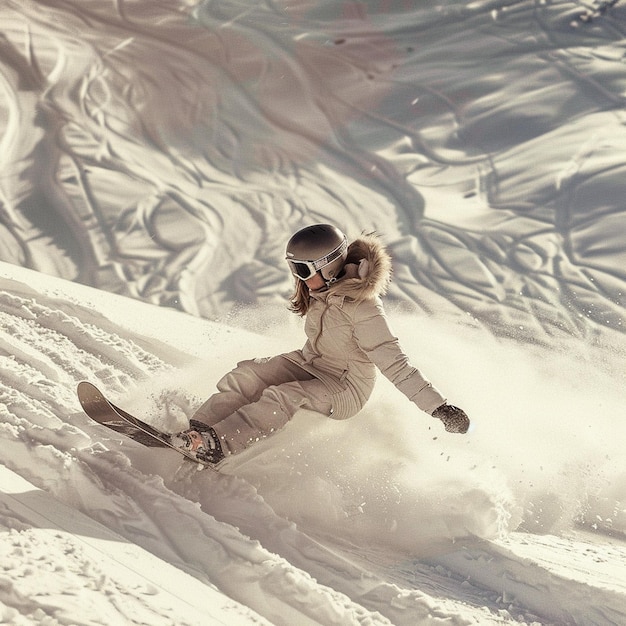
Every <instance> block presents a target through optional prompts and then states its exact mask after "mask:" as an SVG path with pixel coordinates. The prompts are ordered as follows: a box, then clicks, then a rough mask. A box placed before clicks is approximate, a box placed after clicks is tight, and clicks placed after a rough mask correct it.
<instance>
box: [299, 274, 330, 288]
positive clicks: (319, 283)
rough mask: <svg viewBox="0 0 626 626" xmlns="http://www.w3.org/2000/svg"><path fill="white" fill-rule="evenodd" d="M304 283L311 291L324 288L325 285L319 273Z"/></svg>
mask: <svg viewBox="0 0 626 626" xmlns="http://www.w3.org/2000/svg"><path fill="white" fill-rule="evenodd" d="M304 282H305V283H306V286H307V287H308V288H309V289H310V290H311V291H317V290H318V289H321V288H322V287H325V286H326V283H325V282H324V279H323V278H322V275H321V274H320V273H319V272H318V273H317V274H315V276H312V277H311V278H309V279H308V280H305V281H304Z"/></svg>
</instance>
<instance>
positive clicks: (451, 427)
mask: <svg viewBox="0 0 626 626" xmlns="http://www.w3.org/2000/svg"><path fill="white" fill-rule="evenodd" d="M432 415H433V417H436V418H437V419H440V420H441V421H442V422H443V425H444V426H445V428H446V430H447V431H448V432H449V433H461V434H462V433H466V432H467V429H468V428H469V425H470V421H469V417H467V415H466V413H465V411H463V410H462V409H459V407H457V406H452V405H451V404H442V405H441V406H440V407H438V408H436V409H435V410H434V411H433V413H432Z"/></svg>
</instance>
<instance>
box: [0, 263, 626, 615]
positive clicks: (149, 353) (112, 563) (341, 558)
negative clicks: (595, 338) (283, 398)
mask: <svg viewBox="0 0 626 626" xmlns="http://www.w3.org/2000/svg"><path fill="white" fill-rule="evenodd" d="M2 276H3V278H2V279H1V280H2V285H1V291H0V301H1V302H2V308H1V314H2V346H3V351H2V357H1V358H2V371H3V376H2V402H3V404H2V412H3V421H2V425H1V429H0V436H1V437H2V445H1V447H0V455H1V459H0V460H1V461H2V464H3V465H4V466H5V468H7V469H8V470H11V471H13V472H16V473H17V474H19V475H20V476H22V477H23V479H25V480H27V481H30V483H32V484H33V485H34V486H35V487H36V488H38V489H43V490H44V492H46V494H50V495H45V497H44V496H36V494H37V492H34V494H35V495H33V492H32V491H31V488H29V487H18V486H17V485H16V483H15V480H13V479H11V478H10V476H9V477H8V478H7V476H8V475H7V474H6V473H5V474H3V475H2V476H3V479H2V491H3V493H4V494H5V495H4V496H3V525H4V527H5V528H6V529H7V532H6V533H5V534H3V535H1V537H2V540H1V545H2V552H3V554H4V555H6V558H3V568H4V577H5V578H4V580H5V581H6V582H5V584H4V585H3V586H2V587H1V588H0V594H1V596H0V601H1V602H2V603H3V605H4V608H3V611H4V615H6V616H8V617H7V618H6V619H9V621H11V620H13V621H15V623H39V622H40V621H41V619H42V618H43V616H44V615H46V616H49V617H53V618H54V619H56V620H57V621H58V623H85V624H92V623H93V624H95V623H107V621H109V620H108V618H106V616H107V615H115V611H118V616H119V615H121V616H122V618H123V619H127V620H128V621H129V622H130V621H132V619H135V618H136V619H137V620H138V622H139V623H148V624H162V623H163V624H164V623H170V621H169V620H170V617H169V616H170V615H175V614H176V611H177V607H178V605H179V602H178V600H177V599H176V591H175V587H174V585H173V584H172V585H171V586H168V587H167V590H163V589H162V588H161V586H160V585H161V583H160V582H159V581H161V580H163V578H162V577H163V576H168V578H169V574H167V571H168V569H167V568H170V567H172V566H173V567H174V568H176V569H177V570H179V572H180V573H178V574H176V576H179V577H180V576H185V575H188V576H192V577H194V579H196V580H197V583H196V585H197V587H198V588H199V589H200V592H199V593H201V594H202V595H201V599H200V598H199V597H196V598H195V601H193V600H192V601H188V603H183V605H181V606H183V607H184V608H181V609H180V610H181V614H180V620H179V621H176V620H174V623H186V622H185V621H184V620H185V619H188V620H189V622H188V623H194V621H193V619H194V617H193V611H192V608H193V609H194V610H195V611H196V612H197V611H198V610H199V611H200V614H201V615H203V616H204V618H205V619H209V618H210V619H211V620H214V621H211V622H210V623H220V622H219V621H218V620H219V619H222V618H221V615H223V614H224V615H226V616H227V618H228V615H229V612H230V614H233V615H236V617H235V618H234V619H235V621H232V619H230V618H228V619H227V621H226V623H242V624H244V623H248V622H249V621H250V620H252V621H254V619H259V620H260V621H261V618H254V617H253V615H254V613H257V614H259V615H260V616H262V617H263V618H265V619H267V620H269V621H270V622H271V623H275V624H291V625H293V624H308V623H317V624H385V623H392V624H401V625H406V626H409V625H412V624H421V623H424V624H427V623H428V624H430V623H451V624H471V623H477V624H485V623H517V622H525V623H532V622H537V623H542V624H568V623H572V624H612V623H613V624H618V623H620V621H623V620H624V619H625V618H626V577H625V575H624V567H623V565H624V563H625V562H626V561H625V559H626V545H625V544H624V543H622V542H621V540H620V539H619V538H618V536H619V532H622V533H623V532H624V522H623V520H624V518H623V515H624V513H623V500H622V501H618V500H614V501H613V507H614V509H615V513H616V514H617V515H615V516H614V518H613V519H612V520H611V525H612V529H613V531H614V532H618V535H617V536H616V537H615V538H613V539H610V538H608V537H607V536H605V535H604V534H597V533H596V534H593V533H592V534H590V533H588V532H584V533H582V534H581V533H580V531H576V532H574V527H573V526H572V523H573V519H563V518H561V519H556V517H558V516H556V514H555V512H554V511H551V512H550V513H549V514H547V513H546V514H545V515H544V517H543V518H541V519H539V516H538V515H537V513H536V512H535V513H534V514H533V515H526V516H525V515H524V512H523V511H522V510H521V509H522V508H523V507H526V508H527V509H528V508H529V507H532V506H533V505H535V506H537V505H538V504H539V503H540V499H539V498H538V496H539V495H545V494H543V493H542V494H538V493H536V492H535V491H533V490H532V489H531V488H530V487H529V486H526V487H525V488H524V490H522V491H520V490H519V485H515V484H512V483H513V482H514V480H515V479H518V480H519V479H520V476H522V475H523V471H524V470H522V471H521V472H520V470H519V469H515V470H514V469H513V465H514V464H511V465H508V464H507V463H505V461H504V460H503V459H496V458H495V457H490V458H489V459H488V460H487V462H486V463H483V464H482V465H489V466H495V469H494V468H493V467H481V463H480V461H479V460H478V458H479V456H480V454H481V452H484V451H485V448H484V446H485V445H486V443H485V442H481V440H480V438H479V433H480V431H481V430H483V429H486V428H489V419H488V418H486V417H485V418H484V419H482V420H481V419H479V420H478V425H477V426H476V428H475V431H474V432H473V433H472V434H470V436H469V438H468V439H467V441H463V442H462V443H459V442H458V441H457V440H456V439H455V438H453V437H451V436H449V435H446V434H445V433H443V432H441V431H440V430H437V429H436V427H435V426H434V425H433V424H430V423H429V422H428V421H426V420H427V419H429V418H426V417H425V416H423V417H420V416H419V415H415V414H414V413H413V412H412V411H411V409H410V408H409V407H407V406H405V405H403V404H402V402H401V401H400V400H399V399H397V398H394V397H393V396H392V395H387V393H386V391H385V390H384V389H383V390H382V391H380V392H379V395H378V397H377V398H375V399H374V400H373V407H372V409H371V410H370V412H369V413H367V414H366V415H365V416H364V418H363V419H361V420H356V421H355V420H349V421H348V422H347V423H341V424H328V423H325V422H320V418H319V417H317V416H315V415H311V414H299V415H298V416H297V417H296V419H295V420H294V422H293V423H292V424H291V425H290V426H289V428H287V429H285V430H284V431H282V432H281V433H279V434H278V435H276V436H275V437H273V438H272V439H271V440H268V441H265V442H262V443H260V444H259V445H258V446H256V447H255V448H253V449H251V451H250V454H248V453H244V455H242V456H241V457H240V458H234V459H232V460H231V462H230V464H229V465H227V467H226V469H225V473H223V474H222V475H216V474H214V473H212V472H207V471H199V470H198V468H196V467H195V466H194V465H193V464H191V463H188V462H186V461H182V460H181V459H180V457H179V456H178V455H177V454H176V453H172V452H170V451H162V450H148V449H145V448H142V447H141V446H138V445H137V444H134V443H129V442H126V441H120V440H119V438H116V437H115V436H112V435H111V434H110V433H109V432H106V431H105V432H103V431H102V429H101V427H99V426H98V425H95V424H92V423H90V422H89V420H88V418H87V417H86V416H84V415H83V414H82V413H81V412H80V410H79V407H78V403H77V401H76V398H75V395H74V389H75V384H76V382H77V381H78V380H80V379H89V380H92V381H94V382H96V383H97V384H99V385H101V386H102V388H103V389H104V390H106V391H107V392H108V393H110V394H111V395H112V396H113V397H115V398H116V399H118V401H120V402H121V403H122V404H124V406H132V407H134V410H136V411H141V412H142V414H146V415H151V416H152V417H153V419H154V420H155V423H159V424H161V425H166V424H170V425H172V424H175V423H177V421H178V420H184V418H183V415H184V413H185V411H188V410H189V409H188V408H187V407H186V402H189V403H191V405H192V406H193V404H194V402H195V401H197V399H198V396H196V395H195V394H196V392H197V391H198V390H199V389H201V388H203V387H204V386H210V384H211V382H214V381H211V382H209V381H208V379H211V378H212V377H214V376H215V375H217V372H218V365H217V364H216V363H215V362H214V360H216V361H219V367H226V366H227V365H228V364H229V362H230V361H232V360H236V359H237V358H238V353H239V352H240V351H241V350H242V349H243V346H245V349H246V350H252V351H253V352H257V351H258V352H259V353H264V351H266V350H267V349H268V348H269V347H271V346H272V345H274V347H280V345H281V343H283V342H285V337H284V336H283V337H282V338H279V337H272V336H270V335H265V336H254V335H251V334H246V333H242V332H240V331H236V330H234V329H232V328H227V327H220V326H218V325H216V324H214V323H210V322H206V321H202V320H197V319H195V318H191V317H188V316H186V315H184V314H181V313H175V312H172V311H167V310H163V309H156V308H154V307H152V306H151V305H144V304H142V303H138V302H136V301H131V300H127V299H125V298H122V297H119V296H113V295H110V294H104V293H103V292H97V291H95V290H92V289H90V288H88V287H82V286H79V285H76V284H71V283H66V282H64V281H57V280H54V279H50V278H49V277H45V276H43V275H41V274H34V273H32V272H29V271H28V270H23V269H20V268H16V267H12V266H8V265H2ZM22 281H24V282H22ZM25 283H29V284H30V286H28V287H27V286H26V284H25ZM94 307H97V309H96V308H94ZM109 315H110V317H109ZM122 318H125V319H126V322H125V323H124V324H122V323H121V320H122ZM173 320H175V322H176V323H173ZM139 329H143V331H144V333H143V334H141V333H138V330H139ZM448 330H450V329H448ZM178 333H180V334H181V337H182V336H185V337H186V341H187V342H188V344H189V346H191V345H193V346H194V350H195V352H200V353H206V352H207V351H211V352H212V353H213V354H215V359H214V360H210V361H202V360H199V359H198V357H197V356H196V355H194V354H192V352H193V351H194V350H192V349H191V348H190V349H189V351H188V352H187V356H185V351H184V350H177V349H175V348H173V347H169V346H168V345H167V342H168V341H170V340H172V339H173V338H174V339H175V335H176V334H178ZM292 335H293V337H291V338H290V339H291V340H293V339H294V338H295V337H297V332H293V333H292ZM176 343H177V344H178V347H179V348H180V347H181V343H182V342H176ZM494 349H496V348H495V347H494ZM168 355H170V356H171V357H172V358H171V359H168ZM198 378H200V379H201V382H200V383H199V382H198ZM161 391H163V392H164V393H165V395H166V396H167V398H168V403H167V406H168V407H169V408H168V410H165V409H163V408H162V406H164V405H161V404H160V401H159V400H158V398H159V395H160V393H161ZM560 400H563V398H562V397H561V398H560ZM159 407H161V408H159ZM398 411H401V412H403V414H404V417H402V418H401V419H400V418H394V417H393V414H394V413H397V412H398ZM382 412H384V413H387V415H388V416H391V420H392V422H391V423H392V424H394V426H397V427H398V428H400V430H397V429H395V428H391V429H390V428H389V421H381V420H379V419H378V418H377V416H376V414H378V413H382ZM409 414H411V416H410V417H409ZM350 422H352V424H353V426H352V427H350V426H349V424H350ZM402 429H403V430H402ZM359 431H360V432H361V433H363V431H365V434H359ZM408 435H410V436H412V437H413V439H411V440H407V438H406V437H407V436H408ZM370 436H376V437H379V438H380V437H384V438H385V440H386V444H385V447H384V448H382V449H380V450H379V451H378V452H377V453H376V454H374V455H370V456H369V458H367V460H364V451H363V446H364V445H365V440H366V439H367V437H370ZM348 442H350V445H349V448H348V447H346V446H347V445H348ZM331 444H332V446H334V447H335V448H336V452H334V451H333V454H332V455H330V456H329V454H328V453H327V451H328V450H329V449H331V448H330V447H329V446H330V445H331ZM582 448H583V447H582V446H581V448H580V450H582ZM615 448H616V450H617V449H619V446H615ZM325 451H326V452H325ZM511 451H512V450H511ZM607 452H608V451H607ZM526 454H527V455H530V454H531V453H530V452H529V451H527V452H526ZM607 456H608V454H607ZM545 460H546V461H547V459H545ZM509 461H510V459H509ZM469 463H471V464H472V465H471V466H468V464H469ZM533 464H534V461H533ZM525 469H530V465H529V467H527V468H525ZM546 471H549V470H548V469H547V468H546ZM7 482H8V486H7ZM594 483H595V481H594V479H593V478H591V477H588V480H587V484H586V485H585V487H586V488H587V489H589V490H590V489H591V488H592V487H594ZM623 487H624V484H623V482H622V483H621V487H620V484H616V483H613V485H612V487H611V489H610V490H608V491H605V492H602V491H601V490H600V491H596V492H595V495H596V501H597V502H600V501H602V502H604V503H605V504H604V506H605V505H606V497H607V495H608V494H609V493H610V494H612V495H613V496H614V494H616V493H617V491H616V488H620V489H623ZM7 494H9V495H7ZM553 495H554V494H553ZM601 495H602V496H603V497H600V496H601ZM52 498H54V499H56V500H58V501H60V502H61V503H62V504H61V505H60V507H59V508H53V507H51V506H50V502H51V501H53V500H51V499H52ZM524 498H526V500H524ZM570 498H572V499H570ZM18 504H19V506H18ZM548 505H550V506H553V507H556V506H558V507H559V508H560V509H561V512H562V513H563V511H564V509H569V510H568V511H567V515H571V514H572V513H574V514H575V515H576V516H577V519H581V518H580V515H581V511H582V510H583V509H584V508H585V507H590V506H593V501H592V500H591V499H589V498H587V499H585V500H584V501H582V500H581V499H578V500H577V499H574V498H573V496H572V495H571V494H570V495H568V496H567V498H566V497H563V498H562V499H561V500H560V501H558V502H555V501H552V502H551V503H550V502H549V501H548V500H547V499H544V500H543V502H542V506H546V507H547V506H548ZM24 506H27V507H28V515H25V514H24V512H23V511H24V509H23V507H24ZM20 507H22V508H20ZM66 507H69V510H71V509H74V510H76V511H78V512H80V514H79V513H77V516H78V517H76V518H74V519H71V518H70V519H71V522H72V523H71V525H70V527H69V528H67V527H64V526H63V524H62V523H60V522H59V521H58V520H59V519H62V520H66V522H67V520H68V514H67V513H63V511H68V508H66ZM598 513H601V511H600V509H599V508H596V509H589V510H587V512H586V513H585V514H584V518H585V519H589V520H594V521H597V519H596V517H597V516H598V517H599V515H598ZM82 515H85V516H87V518H88V521H86V522H85V521H81V519H85V518H82V517H81V516H82ZM620 515H621V517H620ZM55 520H56V521H55ZM540 521H541V523H542V524H544V525H545V526H547V525H548V524H552V526H551V527H550V528H547V527H545V528H539V529H538V530H539V531H540V532H541V534H535V533H534V532H527V531H523V532H520V528H519V526H520V524H521V525H522V526H523V525H526V526H530V525H532V524H533V523H535V524H537V523H539V522H540ZM607 523H608V521H607V520H603V524H604V525H605V527H606V524H607ZM53 526H54V527H55V528H56V527H57V526H60V527H61V528H63V532H61V533H52V534H51V533H50V532H49V530H46V529H50V528H52V527H53ZM584 527H585V526H583V527H582V528H584ZM9 529H11V530H9ZM548 531H557V534H551V533H550V532H548ZM107 533H108V534H107ZM94 536H95V537H94ZM102 537H105V538H109V537H114V538H115V539H111V540H112V541H115V542H117V543H116V550H119V552H118V553H117V554H125V555H137V554H140V555H144V556H141V558H140V557H137V556H134V557H132V559H133V563H134V565H133V567H134V568H136V569H137V570H139V573H140V575H141V576H142V582H141V583H136V582H132V581H131V580H129V579H128V578H127V577H126V573H127V572H125V570H124V568H120V565H119V564H120V560H121V559H120V557H118V556H116V552H115V551H110V550H109V551H108V557H109V558H102V559H97V560H91V559H90V558H89V557H90V552H89V550H90V549H93V545H94V543H95V544H96V549H99V550H102V549H103V548H102V544H101V543H100V542H99V541H100V538H102ZM480 537H482V538H483V539H482V540H481V539H480ZM68 546H69V547H68ZM142 550H144V551H147V552H148V553H149V555H147V556H146V555H145V552H142ZM43 553H45V554H46V558H45V559H42V554H43ZM128 558H131V557H128ZM160 562H162V563H163V565H162V568H163V571H162V572H158V571H157V569H158V568H157V565H155V563H160ZM42 568H45V569H46V573H47V575H46V577H45V578H44V579H42V578H41V577H39V576H37V582H38V584H39V586H40V588H39V590H38V592H37V594H36V595H32V591H31V590H32V585H33V579H32V576H33V573H36V572H39V571H41V569H42ZM176 576H173V577H172V578H171V580H176ZM68 577H71V581H70V582H69V583H68V581H67V579H68ZM155 577H156V578H155ZM42 580H43V581H44V582H42ZM145 581H148V582H145ZM68 584H69V588H70V589H73V590H74V592H73V593H74V594H75V595H74V596H72V599H71V601H65V599H64V598H63V597H60V596H59V593H60V592H59V591H58V590H59V589H67V585H68ZM111 587H113V588H114V589H115V592H111V591H110V588H111ZM202 588H205V589H206V592H205V593H202ZM215 588H216V589H217V590H218V591H219V592H220V594H221V595H216V594H215V593H214V592H213V590H214V589H215ZM94 590H95V591H94ZM146 590H147V591H146ZM187 591H188V592H189V593H192V591H193V592H194V593H195V590H194V589H193V586H191V585H190V586H189V588H188V589H187ZM168 592H171V595H170V594H168ZM194 593H192V597H193V595H194ZM146 594H153V595H146ZM100 596H104V597H100ZM185 597H187V596H185ZM74 598H76V599H75V600H74ZM168 601H169V603H168ZM236 603H240V605H237V604H236ZM92 605H93V607H94V608H93V609H92V610H91V609H89V610H88V611H87V612H88V613H89V615H88V616H85V617H83V618H82V621H81V619H79V618H77V611H78V610H79V607H83V606H88V607H90V606H92ZM241 605H244V606H245V607H249V609H250V610H249V611H248V612H246V611H247V609H244V608H242V607H241ZM99 607H104V608H99ZM184 611H192V617H185V615H186V614H185V613H184ZM251 611H253V612H254V613H252V612H251ZM77 619H78V622H77ZM229 619H230V621H229ZM18 620H22V621H21V622H19V621H18ZM236 620H239V621H236ZM205 623H206V622H205ZM261 623H262V622H261Z"/></svg>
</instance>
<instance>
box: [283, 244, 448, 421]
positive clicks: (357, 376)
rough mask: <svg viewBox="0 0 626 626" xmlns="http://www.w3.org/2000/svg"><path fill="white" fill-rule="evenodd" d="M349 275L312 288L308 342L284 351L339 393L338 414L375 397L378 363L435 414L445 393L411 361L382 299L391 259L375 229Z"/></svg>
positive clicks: (353, 248) (354, 253)
mask: <svg viewBox="0 0 626 626" xmlns="http://www.w3.org/2000/svg"><path fill="white" fill-rule="evenodd" d="M348 258H349V259H352V258H358V259H360V260H359V262H358V263H349V264H347V265H346V268H345V269H346V272H345V275H344V277H342V278H341V279H340V280H338V281H337V282H336V283H334V284H332V285H331V286H330V288H329V289H327V290H325V291H318V292H311V293H310V297H311V298H312V301H311V303H310V308H309V310H308V312H307V314H306V322H305V327H304V328H305V333H306V335H307V342H306V344H305V346H304V347H303V348H302V350H295V351H293V352H289V353H287V354H284V355H283V356H284V357H286V358H287V359H289V360H290V361H292V362H294V363H297V364H298V365H300V366H301V367H302V368H303V369H305V370H306V371H308V372H309V373H311V374H313V375H314V376H315V377H316V378H319V379H320V380H322V381H323V382H324V383H325V384H326V386H327V387H328V389H329V391H330V392H331V394H332V398H333V412H332V415H331V416H332V417H333V418H335V419H346V418H348V417H352V416H353V415H355V414H356V413H358V412H359V411H360V410H361V409H362V408H363V406H364V404H365V402H366V401H367V399H368V398H369V397H370V394H371V393H372V390H373V388H374V383H375V380H376V368H378V369H379V370H380V371H381V372H382V373H383V374H384V375H385V376H386V377H387V378H388V379H389V380H390V381H391V382H392V383H393V384H394V385H395V386H396V387H397V388H398V389H399V390H400V391H401V392H402V393H403V394H404V395H405V396H407V398H409V400H411V401H412V402H414V403H415V404H416V405H417V406H418V407H419V408H420V409H421V410H423V411H425V412H426V413H429V414H431V413H432V412H433V411H434V410H435V409H436V408H437V407H439V406H441V405H442V404H444V403H445V398H444V397H443V396H442V395H441V394H440V393H439V392H438V391H437V390H436V389H435V388H434V387H433V386H432V385H431V383H430V382H429V381H428V380H426V379H425V378H424V376H422V374H421V373H420V371H419V370H418V369H417V368H416V367H414V366H413V365H411V363H410V362H409V359H408V357H407V356H406V355H405V354H404V352H403V351H402V349H401V347H400V345H399V343H398V339H397V338H396V337H395V336H394V335H393V333H392V331H391V329H390V328H389V324H388V322H387V318H386V316H385V311H384V309H383V303H382V301H381V298H380V297H381V295H383V294H384V293H385V291H386V290H387V286H388V284H389V281H390V278H391V259H390V257H389V255H388V254H387V252H386V250H385V248H384V247H383V246H382V244H381V243H380V242H379V240H378V239H377V238H376V237H375V236H372V235H368V236H363V237H361V238H360V239H357V240H356V241H354V242H352V243H351V244H350V247H349V250H348Z"/></svg>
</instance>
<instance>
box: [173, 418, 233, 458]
mask: <svg viewBox="0 0 626 626" xmlns="http://www.w3.org/2000/svg"><path fill="white" fill-rule="evenodd" d="M170 443H171V444H172V445H173V446H174V447H175V448H178V449H179V450H185V452H189V453H191V454H193V455H194V456H195V457H196V458H197V459H198V460H199V461H204V462H208V463H214V464H217V463H219V462H220V461H221V460H222V459H223V458H224V452H223V451H222V446H221V444H220V440H219V437H218V436H217V433H216V432H215V431H214V430H213V428H211V426H208V425H207V424H204V423H203V422H199V421H198V420H194V419H192V420H189V428H188V429H187V430H183V431H182V432H180V433H177V434H175V435H172V436H171V437H170Z"/></svg>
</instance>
